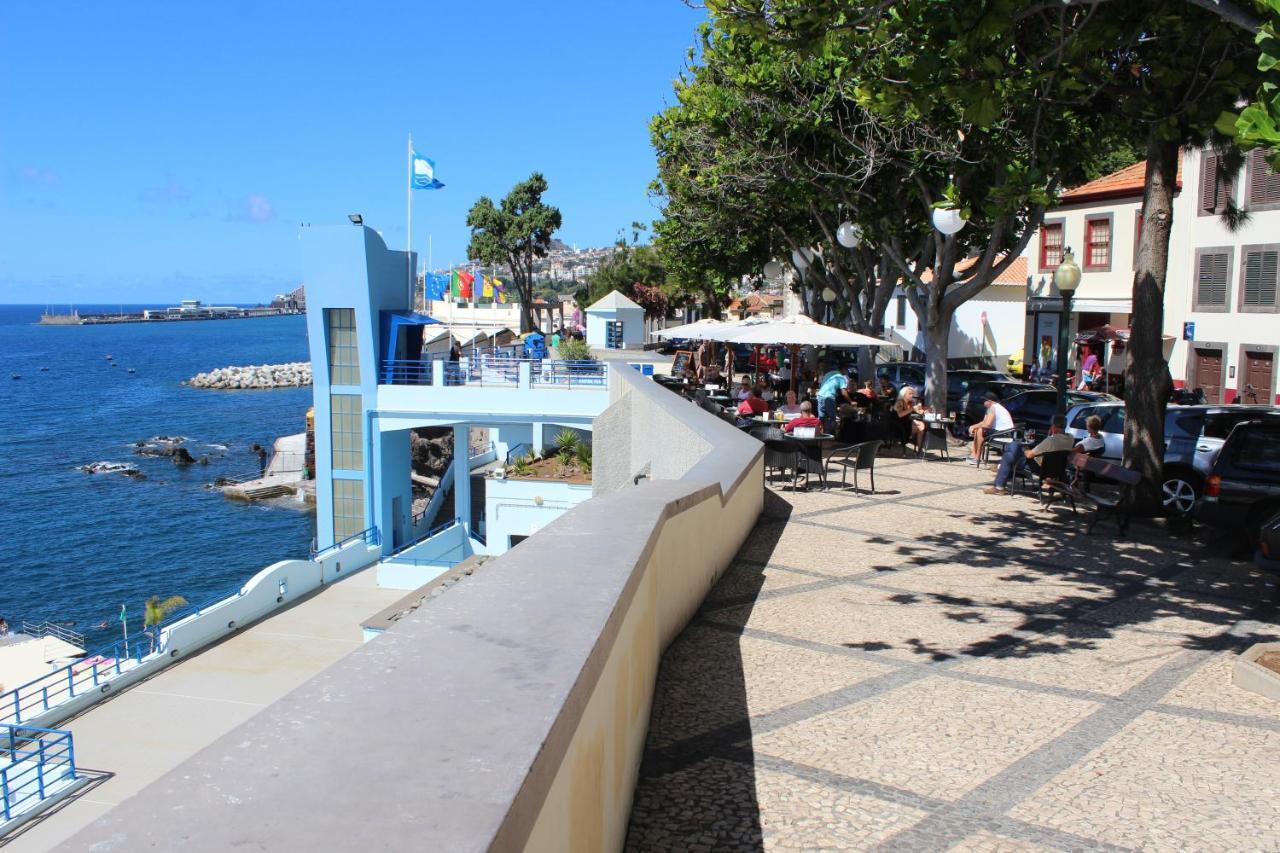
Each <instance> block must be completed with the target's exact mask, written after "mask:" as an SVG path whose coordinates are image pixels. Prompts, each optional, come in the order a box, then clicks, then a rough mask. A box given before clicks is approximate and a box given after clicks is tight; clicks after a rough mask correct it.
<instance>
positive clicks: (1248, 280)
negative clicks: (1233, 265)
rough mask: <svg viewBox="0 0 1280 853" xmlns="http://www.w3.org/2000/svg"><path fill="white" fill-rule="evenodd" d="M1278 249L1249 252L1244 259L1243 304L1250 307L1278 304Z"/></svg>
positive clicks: (1279, 258)
mask: <svg viewBox="0 0 1280 853" xmlns="http://www.w3.org/2000/svg"><path fill="white" fill-rule="evenodd" d="M1278 254H1280V253H1277V252H1276V251H1274V250H1272V251H1259V252H1248V253H1246V255H1245V261H1244V295H1243V297H1242V299H1241V303H1240V304H1241V305H1242V306H1245V307H1250V308H1261V307H1271V306H1273V305H1275V304H1276V272H1277V261H1280V257H1277V255H1278Z"/></svg>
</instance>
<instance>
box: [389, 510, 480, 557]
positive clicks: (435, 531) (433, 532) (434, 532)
mask: <svg viewBox="0 0 1280 853" xmlns="http://www.w3.org/2000/svg"><path fill="white" fill-rule="evenodd" d="M425 512H426V510H423V511H422V512H420V513H418V514H417V515H415V516H414V517H413V519H411V523H412V522H416V521H418V520H420V519H421V518H422V516H423V513H425ZM461 523H462V519H460V518H451V519H449V520H448V521H446V522H443V523H442V524H437V525H436V526H435V527H433V528H431V529H430V530H428V531H427V532H426V533H424V534H422V535H421V536H415V537H414V538H413V539H411V540H410V541H409V542H407V543H405V544H404V545H401V546H400V547H399V548H397V549H396V550H394V551H392V552H391V554H390V555H389V556H391V557H394V556H395V555H396V554H402V553H404V552H405V551H407V550H409V549H410V548H412V547H414V546H415V545H420V544H422V543H423V542H425V541H427V540H428V539H430V538H431V537H432V536H438V535H440V534H441V533H444V532H445V531H446V530H448V529H449V528H450V527H453V526H454V525H455V524H461Z"/></svg>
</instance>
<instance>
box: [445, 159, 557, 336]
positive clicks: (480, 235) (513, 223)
mask: <svg viewBox="0 0 1280 853" xmlns="http://www.w3.org/2000/svg"><path fill="white" fill-rule="evenodd" d="M546 191H547V179H546V178H544V177H543V176H542V174H541V173H540V172H534V173H533V174H532V175H530V176H529V178H528V179H527V180H524V181H521V182H520V183H518V184H516V185H515V186H514V187H512V189H511V192H509V193H507V195H506V197H505V198H503V199H502V203H501V204H500V205H495V204H494V203H493V201H492V200H491V199H489V197H488V196H481V197H480V199H479V200H478V201H477V202H476V203H475V204H474V205H472V207H471V211H470V212H469V213H468V214H467V226H468V227H469V228H470V229H471V243H470V244H469V245H468V246H467V257H468V258H470V259H471V260H473V261H479V262H480V263H484V264H506V265H507V267H508V268H509V269H510V270H511V278H512V280H513V283H514V284H515V287H516V293H517V295H518V298H519V299H520V331H521V332H522V333H523V332H531V331H533V330H534V329H535V327H536V326H535V323H534V319H533V296H534V294H533V264H534V260H535V259H536V258H543V257H546V255H547V249H548V248H549V247H550V245H551V235H552V234H554V233H555V231H556V229H557V228H559V227H560V225H561V218H560V211H559V210H558V209H557V208H555V207H552V206H551V205H548V204H545V203H543V201H542V194H543V193H545V192H546Z"/></svg>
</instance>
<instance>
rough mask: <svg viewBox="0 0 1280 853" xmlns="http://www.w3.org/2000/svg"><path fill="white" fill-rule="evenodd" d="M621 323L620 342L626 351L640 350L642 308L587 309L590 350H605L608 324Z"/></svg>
mask: <svg viewBox="0 0 1280 853" xmlns="http://www.w3.org/2000/svg"><path fill="white" fill-rule="evenodd" d="M613 320H621V321H622V340H623V343H625V344H626V346H627V349H632V348H635V349H642V348H643V347H644V338H645V322H644V309H643V308H589V309H587V344H588V345H589V346H590V347H591V348H592V349H605V343H606V341H607V340H608V324H609V322H610V321H613Z"/></svg>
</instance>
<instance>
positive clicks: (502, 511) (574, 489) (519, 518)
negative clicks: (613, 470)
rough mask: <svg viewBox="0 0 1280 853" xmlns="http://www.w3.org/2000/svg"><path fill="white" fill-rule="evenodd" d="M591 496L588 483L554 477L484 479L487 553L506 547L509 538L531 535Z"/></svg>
mask: <svg viewBox="0 0 1280 853" xmlns="http://www.w3.org/2000/svg"><path fill="white" fill-rule="evenodd" d="M589 497H591V485H590V484H589V483H587V484H583V485H573V484H569V483H560V482H556V481H554V480H499V479H496V478H490V479H489V480H487V481H486V482H485V499H484V504H485V507H484V515H485V539H486V540H487V542H488V545H487V548H488V553H493V554H501V553H502V552H503V551H506V550H507V546H508V543H509V542H510V537H512V536H531V535H533V534H534V533H537V532H538V531H539V530H541V529H542V528H544V527H546V526H547V525H548V524H550V523H551V522H552V521H555V520H556V519H557V518H559V517H560V516H561V515H563V514H564V513H565V512H566V511H568V510H569V509H571V508H573V507H574V506H577V505H578V504H580V503H582V502H583V501H585V500H586V499H587V498H589Z"/></svg>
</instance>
